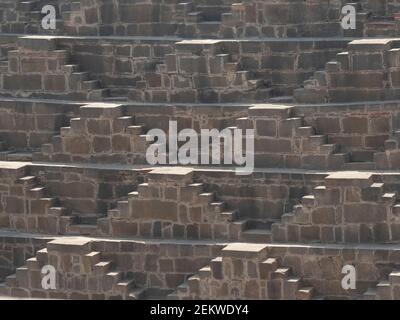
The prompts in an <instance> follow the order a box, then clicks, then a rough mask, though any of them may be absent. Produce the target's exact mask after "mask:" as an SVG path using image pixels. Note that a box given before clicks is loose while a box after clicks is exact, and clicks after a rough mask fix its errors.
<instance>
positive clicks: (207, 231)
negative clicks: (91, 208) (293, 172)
mask: <svg viewBox="0 0 400 320" xmlns="http://www.w3.org/2000/svg"><path fill="white" fill-rule="evenodd" d="M206 189H207V188H206V186H205V185H204V184H203V183H198V182H196V183H194V182H193V170H191V169H188V170H186V169H183V168H182V169H178V168H163V169H155V170H152V171H150V172H149V178H148V182H146V183H142V184H140V185H139V186H138V190H137V191H134V192H131V193H129V194H128V199H127V200H123V201H118V202H117V207H116V208H115V209H112V210H109V212H108V217H107V218H103V219H100V220H98V230H100V234H101V235H112V236H131V237H132V236H133V237H135V236H136V237H156V238H159V237H161V238H164V239H165V238H173V239H182V238H183V239H229V240H239V241H252V242H255V243H258V242H259V243H266V242H270V241H271V231H270V226H271V224H272V223H273V222H274V221H272V220H271V221H268V220H262V219H249V218H246V217H245V216H241V215H240V213H239V211H238V210H234V209H233V210H232V209H230V208H229V206H228V204H227V203H226V202H224V201H222V200H220V199H219V198H218V197H217V196H216V194H215V193H214V192H210V191H207V190H206ZM177 208H180V209H179V212H178V213H177V211H178V210H177Z"/></svg>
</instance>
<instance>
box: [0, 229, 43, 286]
mask: <svg viewBox="0 0 400 320" xmlns="http://www.w3.org/2000/svg"><path fill="white" fill-rule="evenodd" d="M47 241H49V238H45V237H43V238H40V237H37V238H29V237H23V236H19V237H18V236H15V235H12V234H11V233H9V234H8V235H7V234H5V233H3V234H2V235H1V236H0V261H1V265H0V281H1V282H4V280H5V278H6V277H7V276H9V275H10V274H13V273H14V272H15V269H16V268H18V267H21V266H23V265H24V264H25V261H26V260H27V259H29V258H32V257H33V256H34V255H35V253H36V251H38V250H40V249H43V248H44V247H45V246H46V243H47Z"/></svg>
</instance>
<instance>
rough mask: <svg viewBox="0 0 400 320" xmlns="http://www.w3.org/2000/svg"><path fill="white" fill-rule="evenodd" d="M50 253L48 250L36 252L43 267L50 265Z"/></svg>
mask: <svg viewBox="0 0 400 320" xmlns="http://www.w3.org/2000/svg"><path fill="white" fill-rule="evenodd" d="M48 258H49V257H48V252H47V248H44V249H41V250H39V251H37V252H36V259H37V261H38V262H39V264H40V265H41V266H44V265H46V264H47V263H48Z"/></svg>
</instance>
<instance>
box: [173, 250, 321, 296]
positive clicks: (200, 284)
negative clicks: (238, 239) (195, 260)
mask: <svg viewBox="0 0 400 320" xmlns="http://www.w3.org/2000/svg"><path fill="white" fill-rule="evenodd" d="M314 295H315V292H314V289H313V287H310V286H306V285H305V284H304V283H303V281H302V279H301V278H298V277H296V276H295V275H293V274H292V270H291V268H286V267H283V266H281V265H280V263H279V259H275V258H269V257H268V254H267V246H265V245H262V244H253V243H232V244H229V245H228V246H226V247H225V248H223V249H222V251H221V256H220V257H217V258H215V259H213V260H211V262H210V264H209V265H208V266H206V267H204V268H201V269H200V270H199V271H198V272H197V274H196V275H194V276H192V277H190V278H189V279H188V280H187V281H186V282H185V283H184V284H182V285H180V286H179V287H178V288H177V290H176V291H175V292H174V293H172V294H171V295H170V296H169V298H170V299H210V298H211V299H217V298H218V299H224V300H225V299H226V300H227V299H262V300H310V299H312V298H313V297H314Z"/></svg>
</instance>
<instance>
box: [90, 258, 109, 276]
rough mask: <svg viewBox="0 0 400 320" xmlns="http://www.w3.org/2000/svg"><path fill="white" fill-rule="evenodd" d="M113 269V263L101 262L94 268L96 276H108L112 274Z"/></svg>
mask: <svg viewBox="0 0 400 320" xmlns="http://www.w3.org/2000/svg"><path fill="white" fill-rule="evenodd" d="M111 267H112V262H111V261H100V262H99V263H96V264H95V265H94V266H93V272H94V273H95V274H107V273H108V272H110V270H111Z"/></svg>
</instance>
